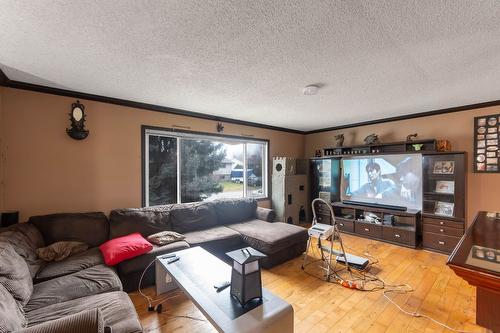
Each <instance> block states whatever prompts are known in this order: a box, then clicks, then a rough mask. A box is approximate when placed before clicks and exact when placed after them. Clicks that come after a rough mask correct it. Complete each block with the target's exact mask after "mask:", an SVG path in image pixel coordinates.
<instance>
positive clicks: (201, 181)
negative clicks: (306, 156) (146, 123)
mask: <svg viewBox="0 0 500 333" xmlns="http://www.w3.org/2000/svg"><path fill="white" fill-rule="evenodd" d="M143 136H144V145H145V147H143V149H144V161H143V163H144V165H143V170H144V171H143V172H144V175H143V180H144V181H143V186H144V205H145V206H153V205H164V204H171V203H183V202H196V201H204V200H213V199H216V198H242V197H252V198H264V197H267V162H268V156H267V152H268V141H266V140H256V139H246V138H236V137H230V136H215V135H204V134H195V133H187V132H177V131H175V132H174V131H168V130H160V129H152V128H147V127H144V131H143Z"/></svg>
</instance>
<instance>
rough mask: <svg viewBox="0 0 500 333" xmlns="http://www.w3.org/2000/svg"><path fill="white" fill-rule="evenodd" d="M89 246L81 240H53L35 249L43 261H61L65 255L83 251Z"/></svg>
mask: <svg viewBox="0 0 500 333" xmlns="http://www.w3.org/2000/svg"><path fill="white" fill-rule="evenodd" d="M88 249H89V246H88V245H87V244H85V243H83V242H69V241H62V242H55V243H52V244H50V245H49V246H46V247H41V248H39V249H37V250H36V253H37V254H38V256H39V257H40V258H42V259H43V260H45V261H61V260H64V259H66V258H67V257H69V256H71V255H74V254H78V253H81V252H85V251H87V250H88Z"/></svg>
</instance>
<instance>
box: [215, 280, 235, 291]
mask: <svg viewBox="0 0 500 333" xmlns="http://www.w3.org/2000/svg"><path fill="white" fill-rule="evenodd" d="M230 285H231V282H229V281H224V282H220V283H217V284H216V285H214V288H215V289H216V290H217V292H221V291H223V290H224V289H226V288H227V287H229V286H230Z"/></svg>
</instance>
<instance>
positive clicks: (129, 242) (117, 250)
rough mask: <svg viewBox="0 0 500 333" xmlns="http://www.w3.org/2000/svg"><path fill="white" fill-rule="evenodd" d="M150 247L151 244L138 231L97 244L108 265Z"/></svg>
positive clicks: (130, 257) (145, 251)
mask: <svg viewBox="0 0 500 333" xmlns="http://www.w3.org/2000/svg"><path fill="white" fill-rule="evenodd" d="M152 249H153V245H152V244H151V243H150V242H148V241H147V240H146V239H145V238H144V237H142V236H141V234H140V233H138V232H135V233H133V234H130V235H127V236H122V237H118V238H114V239H111V240H109V241H107V242H106V243H104V244H102V245H101V246H99V250H101V253H102V256H103V257H104V262H105V263H106V265H108V266H114V265H116V264H118V263H120V262H122V261H124V260H127V259H132V258H134V257H137V256H140V255H141V254H144V253H148V252H149V251H151V250H152Z"/></svg>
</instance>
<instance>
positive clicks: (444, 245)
mask: <svg viewBox="0 0 500 333" xmlns="http://www.w3.org/2000/svg"><path fill="white" fill-rule="evenodd" d="M459 240H460V237H453V236H446V235H439V234H435V233H432V232H424V234H423V246H424V247H425V248H430V249H435V250H439V251H442V252H446V253H451V251H453V249H454V248H455V246H457V244H458V241H459Z"/></svg>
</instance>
